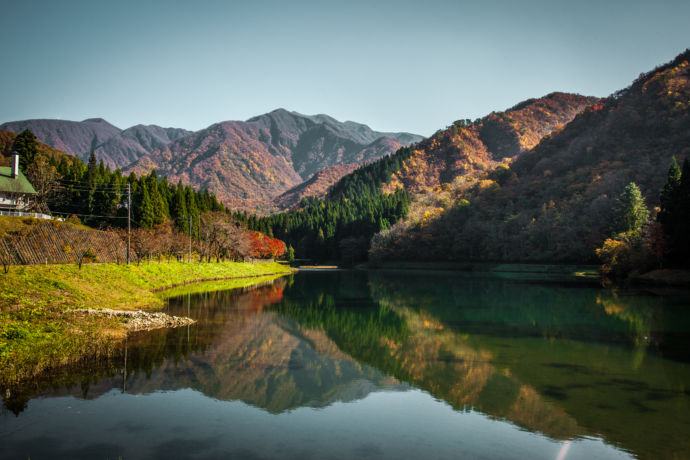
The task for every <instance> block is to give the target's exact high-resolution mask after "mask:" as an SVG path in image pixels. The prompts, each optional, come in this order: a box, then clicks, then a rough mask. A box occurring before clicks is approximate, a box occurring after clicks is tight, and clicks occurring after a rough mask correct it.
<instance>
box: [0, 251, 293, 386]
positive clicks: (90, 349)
mask: <svg viewBox="0 0 690 460" xmlns="http://www.w3.org/2000/svg"><path fill="white" fill-rule="evenodd" d="M294 272H295V270H294V269H292V268H290V267H289V266H285V265H281V264H278V263H276V262H259V263H248V262H211V263H191V264H189V263H181V262H151V263H143V264H141V265H116V264H96V265H88V266H87V265H85V266H84V267H83V268H82V269H81V270H79V269H78V268H77V267H76V265H47V266H43V265H34V266H13V267H12V268H11V270H10V272H9V273H7V274H0V368H2V369H3V372H2V373H1V374H0V387H6V386H11V385H14V384H16V383H18V382H20V381H24V380H27V379H30V378H32V377H35V376H37V375H39V374H42V373H44V372H48V371H51V370H54V369H57V368H60V367H63V366H67V365H70V364H74V363H77V362H79V361H82V360H86V359H94V358H107V357H108V356H111V355H112V353H114V351H115V349H116V347H117V346H118V345H119V344H120V343H121V342H122V341H124V340H125V339H126V338H127V336H128V334H130V333H132V332H135V331H139V330H150V329H154V328H160V327H177V326H179V325H182V323H184V325H187V324H190V323H189V318H176V319H173V318H172V317H169V316H168V317H166V316H167V315H165V314H164V313H152V312H155V311H156V310H159V309H161V308H162V307H163V306H164V299H165V298H166V297H165V295H164V293H165V292H166V291H171V290H174V289H175V288H177V287H180V286H185V285H190V284H200V283H203V282H208V281H216V282H222V281H229V282H230V281H237V283H230V284H232V287H231V288H234V287H240V286H241V285H242V284H244V283H242V281H246V285H247V286H249V285H252V284H254V281H255V280H258V279H260V278H270V277H279V276H284V275H289V274H291V273H294ZM238 283H239V285H238ZM85 310H86V311H89V313H84V311H85ZM80 312H81V313H80ZM137 312H140V313H137ZM163 315H164V316H163ZM131 321H133V323H132V324H133V325H134V326H132V325H129V326H128V324H127V323H130V322H131Z"/></svg>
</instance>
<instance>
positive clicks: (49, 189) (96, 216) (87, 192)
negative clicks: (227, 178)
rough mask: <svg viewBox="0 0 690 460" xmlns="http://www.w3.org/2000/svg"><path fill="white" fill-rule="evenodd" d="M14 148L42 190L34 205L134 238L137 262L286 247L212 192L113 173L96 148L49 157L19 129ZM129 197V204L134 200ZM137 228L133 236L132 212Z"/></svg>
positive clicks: (254, 254) (273, 253) (266, 254)
mask: <svg viewBox="0 0 690 460" xmlns="http://www.w3.org/2000/svg"><path fill="white" fill-rule="evenodd" d="M12 147H13V150H15V151H17V152H18V153H19V157H20V166H21V168H22V170H23V171H24V172H25V173H26V176H27V178H28V179H29V181H30V182H31V183H32V185H34V188H35V189H36V191H37V195H36V197H35V199H34V202H33V207H34V209H35V210H36V211H42V212H45V211H48V210H49V211H50V212H51V213H53V214H56V215H62V216H65V217H69V219H70V220H72V221H74V222H77V221H79V222H80V223H83V224H86V225H88V226H90V227H94V228H100V229H112V230H115V231H118V232H119V233H120V234H121V236H122V237H123V238H126V237H129V238H130V240H131V243H132V245H131V249H132V254H131V256H132V260H136V261H141V260H144V259H149V260H150V259H151V258H152V257H158V258H159V259H160V258H161V257H163V256H167V257H168V258H170V257H173V256H174V257H176V258H177V259H178V260H182V259H184V255H185V254H188V253H189V252H190V251H189V250H190V246H191V250H192V251H193V252H194V254H195V257H196V256H198V257H199V260H200V261H204V260H206V261H211V260H225V259H230V260H244V259H247V258H258V259H268V258H276V257H280V256H281V255H283V254H284V253H285V252H286V247H285V245H284V243H283V242H282V241H280V240H277V239H275V238H273V237H271V236H267V235H264V234H262V233H260V232H257V231H252V230H250V229H248V228H247V222H248V218H247V216H246V215H245V214H242V213H238V212H236V213H234V214H233V213H231V212H230V211H229V210H228V209H226V208H225V207H224V206H223V205H222V204H221V203H220V202H219V201H218V199H217V198H216V196H215V195H214V194H213V193H210V192H209V191H208V190H195V189H193V188H192V187H191V186H189V185H183V184H182V182H181V181H180V182H178V183H177V184H171V183H169V182H168V180H167V178H165V177H161V178H159V177H158V175H157V173H156V171H155V170H152V171H151V172H150V173H149V174H146V175H141V176H139V177H137V176H136V175H135V174H134V173H131V174H129V175H128V176H125V175H123V174H122V172H121V170H120V169H119V168H118V169H115V170H114V171H112V170H111V169H110V168H109V167H107V166H105V165H104V164H103V162H102V161H101V162H98V161H97V160H96V157H95V155H94V153H93V152H92V153H91V155H90V156H89V160H88V163H84V162H83V161H81V160H80V159H78V158H76V157H72V156H69V155H64V154H63V155H53V156H49V155H44V154H42V153H40V151H39V144H38V141H37V140H36V137H35V135H34V134H33V133H32V132H31V131H30V130H28V129H27V130H25V131H23V132H22V133H21V134H19V135H18V136H17V137H16V138H15V141H14V144H13V146H12ZM130 200H131V203H130ZM130 210H131V215H130V216H129V217H130V220H131V227H132V229H133V230H132V232H131V234H130V235H128V232H127V229H128V212H129V211H130Z"/></svg>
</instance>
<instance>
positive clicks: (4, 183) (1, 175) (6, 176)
mask: <svg viewBox="0 0 690 460" xmlns="http://www.w3.org/2000/svg"><path fill="white" fill-rule="evenodd" d="M0 192H15V193H30V194H32V195H33V194H35V193H36V190H34V187H33V185H31V182H29V179H27V178H26V176H25V175H24V173H22V172H21V171H19V175H18V176H17V177H15V178H13V177H12V168H10V167H9V166H0Z"/></svg>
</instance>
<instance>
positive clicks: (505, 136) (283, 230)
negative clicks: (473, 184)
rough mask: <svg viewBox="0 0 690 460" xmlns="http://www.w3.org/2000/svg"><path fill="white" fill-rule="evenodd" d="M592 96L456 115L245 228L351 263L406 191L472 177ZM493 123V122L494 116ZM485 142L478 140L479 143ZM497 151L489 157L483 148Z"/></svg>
mask: <svg viewBox="0 0 690 460" xmlns="http://www.w3.org/2000/svg"><path fill="white" fill-rule="evenodd" d="M596 101H597V99H596V98H588V97H583V96H578V95H569V94H562V93H554V94H551V95H548V96H546V97H544V98H541V99H532V100H529V101H525V102H524V103H521V104H519V105H518V106H516V107H514V108H513V109H510V110H509V111H508V112H506V113H505V114H504V113H501V114H495V113H494V114H491V115H489V116H487V117H485V118H484V119H482V120H477V121H475V122H471V121H470V120H458V121H456V122H455V123H454V124H453V125H451V126H449V127H448V128H447V129H445V130H440V131H438V132H437V133H436V134H435V135H434V136H432V137H431V138H429V139H425V140H422V141H420V142H419V143H417V144H414V145H412V146H410V147H409V148H401V149H399V150H398V151H397V152H396V153H395V154H393V155H391V156H388V157H385V158H382V159H380V160H378V161H375V162H372V163H370V164H368V165H366V166H363V167H361V168H359V169H357V170H355V171H354V172H352V173H351V174H348V175H347V176H345V177H343V178H342V179H341V180H340V181H339V182H338V183H336V184H335V185H334V186H333V187H332V188H331V189H330V191H329V192H328V195H327V197H326V198H325V199H323V200H322V199H314V198H312V199H309V200H303V202H302V204H303V206H302V207H303V209H302V210H295V211H292V212H289V213H284V214H278V215H274V216H270V217H267V218H263V219H259V220H257V221H254V220H250V222H249V225H250V226H255V227H256V228H257V229H259V230H261V231H266V232H271V233H273V234H275V235H276V236H277V237H278V238H281V239H283V240H285V241H286V242H289V244H292V245H294V247H295V250H296V253H297V255H298V256H300V257H307V258H314V259H332V260H333V259H340V260H343V261H345V262H354V261H357V260H364V259H366V258H367V250H368V248H369V244H370V240H371V237H372V236H373V235H374V234H375V233H377V232H379V231H381V230H386V229H388V228H389V227H390V226H391V225H392V224H394V223H396V222H397V221H398V220H399V219H400V218H401V217H403V216H405V215H407V212H408V208H409V203H410V201H411V199H412V194H418V193H420V192H421V191H423V190H437V191H440V186H441V184H446V185H445V187H448V183H449V182H453V181H454V180H455V178H456V177H457V175H458V174H465V175H466V177H480V176H482V175H486V174H487V171H489V170H491V169H492V168H494V167H495V166H496V165H498V164H501V162H503V163H508V162H509V161H511V159H512V157H514V156H516V155H518V154H519V153H520V152H522V151H523V149H524V147H522V145H531V143H532V142H534V141H533V140H532V139H533V137H534V136H537V135H539V133H546V132H550V131H551V130H553V129H557V128H559V127H560V124H561V123H564V122H567V121H568V120H570V119H572V118H573V117H574V116H575V114H576V113H577V112H578V111H579V110H582V108H583V107H584V106H586V104H588V103H590V102H596ZM496 120H501V121H500V122H499V121H496ZM485 142H486V144H485ZM487 145H490V146H491V148H492V149H494V150H495V151H497V152H499V153H497V154H495V155H494V154H493V153H492V152H491V151H490V150H489V149H488V147H487Z"/></svg>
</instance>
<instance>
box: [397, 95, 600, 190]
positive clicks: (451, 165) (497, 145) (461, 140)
mask: <svg viewBox="0 0 690 460" xmlns="http://www.w3.org/2000/svg"><path fill="white" fill-rule="evenodd" d="M597 101H598V99H597V98H593V97H585V96H580V95H577V94H565V93H552V94H549V95H547V96H545V97H542V98H539V99H529V100H527V101H524V102H521V103H520V104H518V105H516V106H515V107H513V108H511V109H508V110H506V111H505V112H494V113H491V114H489V115H487V116H486V117H484V118H481V119H479V120H475V121H471V120H457V121H455V122H454V123H453V124H452V125H451V126H449V127H447V128H446V129H444V130H439V131H438V132H436V134H434V135H433V136H431V137H430V138H428V139H425V140H423V141H421V142H419V143H417V144H415V146H414V151H413V154H412V155H411V157H410V158H409V159H408V160H407V161H406V162H405V164H404V165H403V166H402V168H401V169H400V170H399V171H396V172H395V173H394V174H393V178H392V180H391V181H390V183H389V184H388V185H387V186H386V188H385V190H387V191H391V192H392V191H393V190H395V189H396V188H397V187H403V188H405V190H407V191H408V192H411V193H420V192H425V191H430V190H434V189H438V188H439V187H440V186H441V185H443V184H451V183H452V182H453V181H454V180H456V178H458V177H480V176H482V175H485V174H486V172H487V171H490V170H491V169H494V168H495V167H496V166H497V165H498V164H499V163H504V164H507V163H509V162H510V161H511V160H512V159H513V158H514V157H516V156H518V155H519V154H520V153H523V152H526V151H527V150H529V149H530V148H532V147H534V145H536V144H537V142H539V140H541V138H542V137H544V136H545V135H547V134H549V133H551V132H552V131H554V130H559V129H561V128H562V127H563V126H564V125H565V124H566V123H568V122H570V121H571V120H572V119H573V118H575V115H577V114H578V113H579V112H581V111H582V110H583V109H584V108H585V107H586V106H588V105H590V104H593V103H595V102H597Z"/></svg>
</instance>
